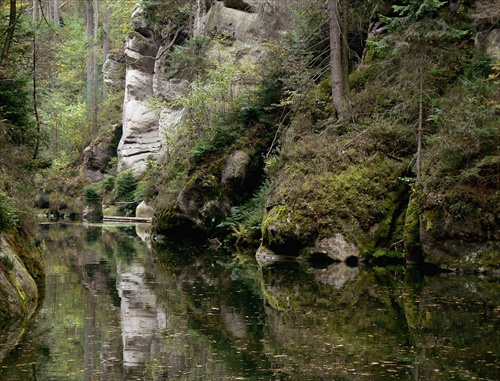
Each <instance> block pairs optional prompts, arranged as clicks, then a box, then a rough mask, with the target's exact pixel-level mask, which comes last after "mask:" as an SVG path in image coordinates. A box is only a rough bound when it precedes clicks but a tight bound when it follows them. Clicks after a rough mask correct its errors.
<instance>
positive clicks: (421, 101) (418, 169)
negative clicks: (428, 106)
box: [415, 58, 424, 185]
mask: <svg viewBox="0 0 500 381" xmlns="http://www.w3.org/2000/svg"><path fill="white" fill-rule="evenodd" d="M423 64H424V60H423V58H421V59H420V83H419V87H420V89H419V103H418V131H417V157H416V165H415V167H416V168H415V169H416V172H417V182H418V183H419V184H420V185H422V173H421V171H422V168H421V152H422V129H423V123H424V122H423V118H424V68H423Z"/></svg>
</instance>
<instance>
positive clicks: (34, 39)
mask: <svg viewBox="0 0 500 381" xmlns="http://www.w3.org/2000/svg"><path fill="white" fill-rule="evenodd" d="M36 60H37V51H36V32H35V33H33V65H32V74H31V76H32V80H33V82H32V83H33V91H32V94H33V111H34V114H35V122H36V140H35V150H34V152H33V157H32V159H33V160H36V158H37V157H38V151H39V150H40V117H39V115H38V102H37V94H36V89H37V81H36Z"/></svg>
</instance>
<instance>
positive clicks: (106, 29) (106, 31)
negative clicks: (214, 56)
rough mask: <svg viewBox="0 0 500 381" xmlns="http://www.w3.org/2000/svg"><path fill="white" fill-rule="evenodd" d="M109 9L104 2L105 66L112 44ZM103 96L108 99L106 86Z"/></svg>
mask: <svg viewBox="0 0 500 381" xmlns="http://www.w3.org/2000/svg"><path fill="white" fill-rule="evenodd" d="M109 32H110V26H109V9H108V4H107V3H106V2H104V4H103V15H102V62H103V64H104V63H105V62H106V60H107V59H108V55H109V49H110V43H109ZM102 95H103V97H104V99H106V98H107V96H108V94H107V88H106V86H103V87H102Z"/></svg>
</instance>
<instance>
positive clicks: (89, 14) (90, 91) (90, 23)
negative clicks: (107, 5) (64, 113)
mask: <svg viewBox="0 0 500 381" xmlns="http://www.w3.org/2000/svg"><path fill="white" fill-rule="evenodd" d="M85 6H86V12H85V14H86V22H87V24H86V37H87V71H86V75H87V109H88V112H89V116H90V118H89V119H88V124H89V126H88V127H89V130H88V136H90V135H91V132H92V129H93V126H92V119H93V118H92V116H93V113H92V111H93V107H92V105H93V100H94V41H93V40H94V1H93V0H87V1H86V3H85Z"/></svg>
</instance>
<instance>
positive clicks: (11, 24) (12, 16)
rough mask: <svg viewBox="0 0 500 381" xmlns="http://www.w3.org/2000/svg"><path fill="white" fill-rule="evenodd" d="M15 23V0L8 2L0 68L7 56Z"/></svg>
mask: <svg viewBox="0 0 500 381" xmlns="http://www.w3.org/2000/svg"><path fill="white" fill-rule="evenodd" d="M16 23H17V4H16V0H10V12H9V26H8V27H7V31H6V37H5V42H4V44H3V48H2V55H1V56H0V66H3V64H4V62H5V60H6V59H7V55H8V54H9V49H10V45H11V44H12V40H13V39H14V29H15V28H16Z"/></svg>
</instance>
